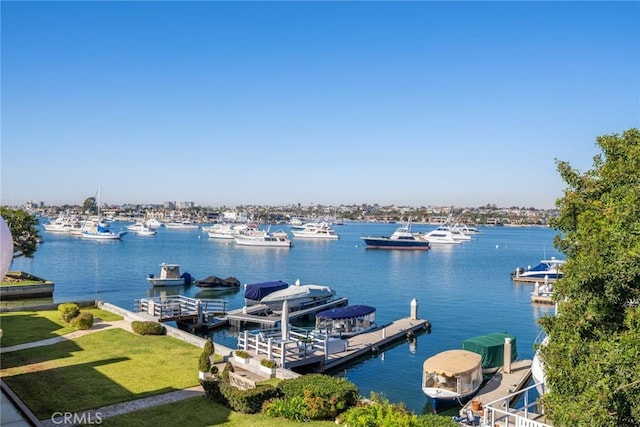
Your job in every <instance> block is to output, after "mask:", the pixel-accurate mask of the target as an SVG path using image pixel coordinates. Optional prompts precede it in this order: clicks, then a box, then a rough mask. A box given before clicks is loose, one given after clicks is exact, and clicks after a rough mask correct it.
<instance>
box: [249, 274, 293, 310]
mask: <svg viewBox="0 0 640 427" xmlns="http://www.w3.org/2000/svg"><path fill="white" fill-rule="evenodd" d="M288 287H289V284H287V283H285V282H283V281H282V280H278V281H275V282H261V283H253V284H250V285H245V289H244V303H245V305H254V304H259V303H260V300H261V299H262V298H264V297H266V296H267V295H269V294H270V293H273V292H276V291H279V290H281V289H286V288H288Z"/></svg>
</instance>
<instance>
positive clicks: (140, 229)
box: [127, 221, 157, 236]
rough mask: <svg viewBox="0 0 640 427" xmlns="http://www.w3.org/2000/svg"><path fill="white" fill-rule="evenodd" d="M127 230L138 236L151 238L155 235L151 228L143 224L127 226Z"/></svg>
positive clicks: (137, 223)
mask: <svg viewBox="0 0 640 427" xmlns="http://www.w3.org/2000/svg"><path fill="white" fill-rule="evenodd" d="M127 230H129V231H130V232H132V233H135V234H138V235H140V236H153V235H155V234H156V233H157V231H156V230H154V229H153V228H149V227H148V226H146V225H145V224H144V223H143V222H140V221H138V222H136V223H135V224H132V225H127Z"/></svg>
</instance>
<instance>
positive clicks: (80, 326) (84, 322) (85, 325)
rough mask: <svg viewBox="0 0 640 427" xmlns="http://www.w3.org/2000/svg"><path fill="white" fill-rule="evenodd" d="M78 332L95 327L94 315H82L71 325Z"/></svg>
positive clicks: (72, 320)
mask: <svg viewBox="0 0 640 427" xmlns="http://www.w3.org/2000/svg"><path fill="white" fill-rule="evenodd" d="M69 324H70V325H71V326H73V327H74V328H76V330H84V329H91V327H92V326H93V314H92V313H86V312H85V313H80V314H78V315H77V316H76V317H74V318H73V319H71V322H70V323H69Z"/></svg>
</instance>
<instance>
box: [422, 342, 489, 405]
mask: <svg viewBox="0 0 640 427" xmlns="http://www.w3.org/2000/svg"><path fill="white" fill-rule="evenodd" d="M481 384H482V356H480V355H479V354H478V353H474V352H472V351H468V350H447V351H443V352H441V353H438V354H436V355H435V356H432V357H430V358H428V359H427V360H425V361H424V363H423V365H422V391H423V393H424V394H425V395H426V396H427V398H428V399H429V401H430V403H431V408H432V409H433V412H435V413H438V412H441V411H443V410H445V409H448V408H452V407H455V406H464V404H466V403H467V402H468V401H470V400H471V399H472V398H473V396H475V394H476V393H477V392H478V390H479V389H480V385H481Z"/></svg>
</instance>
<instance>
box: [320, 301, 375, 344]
mask: <svg viewBox="0 0 640 427" xmlns="http://www.w3.org/2000/svg"><path fill="white" fill-rule="evenodd" d="M375 316H376V309H375V308H374V307H371V306H368V305H349V306H346V307H336V308H332V309H329V310H324V311H321V312H320V313H317V314H316V327H315V329H316V331H319V332H320V333H322V334H324V335H326V336H330V337H339V338H349V337H353V336H355V335H358V334H362V333H364V332H368V331H371V330H374V329H376V328H377V327H378V325H377V324H376V320H375Z"/></svg>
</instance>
